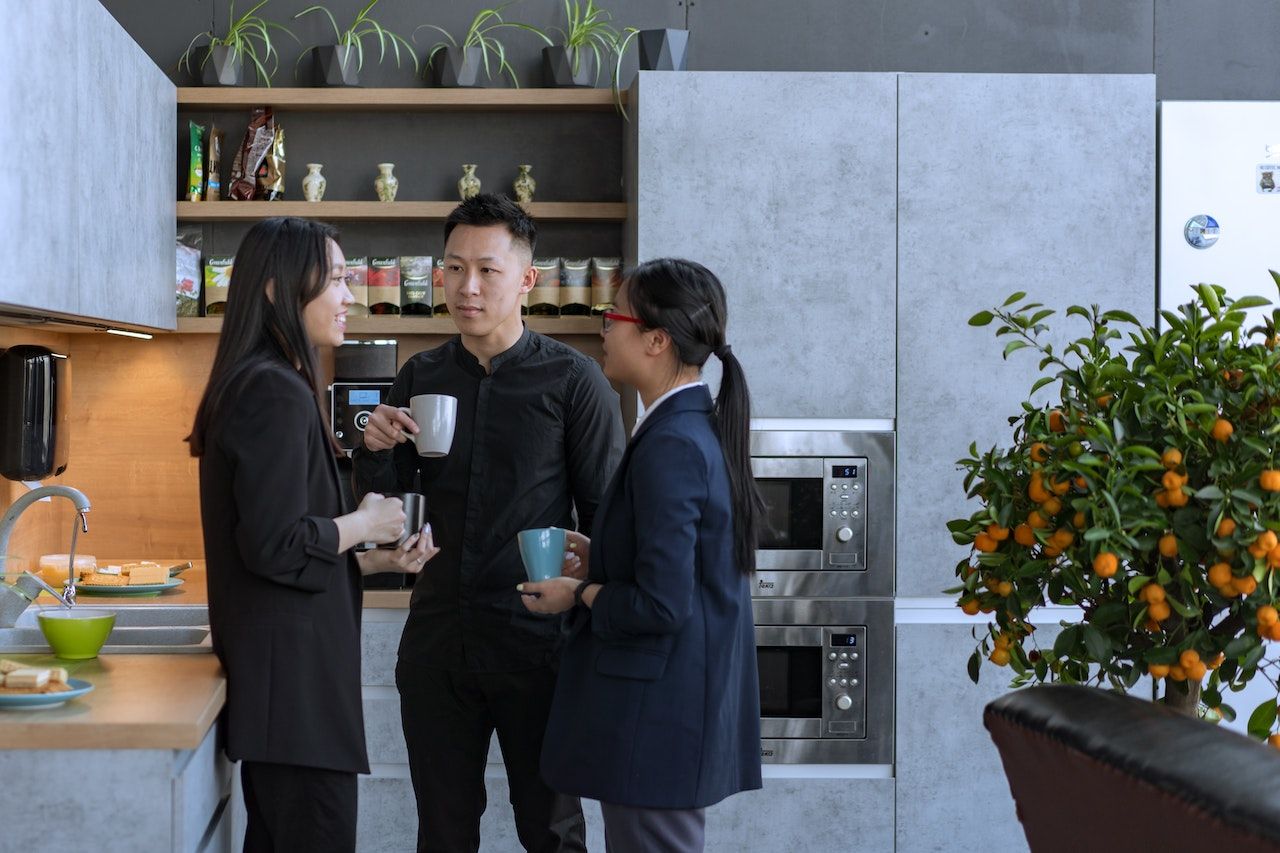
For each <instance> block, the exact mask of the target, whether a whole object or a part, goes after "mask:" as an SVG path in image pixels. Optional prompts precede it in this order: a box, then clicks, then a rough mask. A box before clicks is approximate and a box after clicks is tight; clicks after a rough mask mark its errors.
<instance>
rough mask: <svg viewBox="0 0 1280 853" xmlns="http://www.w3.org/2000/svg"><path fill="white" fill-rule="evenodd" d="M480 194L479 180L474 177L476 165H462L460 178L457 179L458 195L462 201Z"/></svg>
mask: <svg viewBox="0 0 1280 853" xmlns="http://www.w3.org/2000/svg"><path fill="white" fill-rule="evenodd" d="M479 194H480V179H479V178H477V177H476V164H475V163H463V164H462V177H461V178H459V179H458V195H459V196H461V198H462V200H463V201H466V200H467V199H469V198H471V197H472V196H475V195H479Z"/></svg>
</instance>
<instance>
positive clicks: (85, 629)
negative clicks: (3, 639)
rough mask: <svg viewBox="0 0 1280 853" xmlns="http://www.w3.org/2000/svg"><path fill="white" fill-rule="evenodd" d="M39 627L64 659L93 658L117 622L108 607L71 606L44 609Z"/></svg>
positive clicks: (56, 653)
mask: <svg viewBox="0 0 1280 853" xmlns="http://www.w3.org/2000/svg"><path fill="white" fill-rule="evenodd" d="M37 621H39V623H40V631H41V632H42V633H43V634H44V638H45V639H46V640H48V641H49V646H50V648H52V649H53V653H54V655H56V656H57V657H60V658H62V659H63V660H88V659H89V658H96V657H97V656H98V650H99V649H101V648H102V645H103V643H105V642H106V641H107V635H108V634H110V633H111V629H112V627H113V626H114V625H115V624H116V614H115V613H114V612H112V611H110V610H92V609H88V608H84V609H82V608H79V607H76V608H73V609H71V610H46V611H44V612H43V613H40V614H39V617H38V620H37Z"/></svg>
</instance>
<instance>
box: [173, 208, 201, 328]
mask: <svg viewBox="0 0 1280 853" xmlns="http://www.w3.org/2000/svg"><path fill="white" fill-rule="evenodd" d="M202 236H203V235H202V233H201V231H200V229H199V228H192V227H187V228H180V229H178V240H177V296H178V306H177V307H178V316H179V317H197V316H199V315H200V279H201V276H200V243H201V238H202Z"/></svg>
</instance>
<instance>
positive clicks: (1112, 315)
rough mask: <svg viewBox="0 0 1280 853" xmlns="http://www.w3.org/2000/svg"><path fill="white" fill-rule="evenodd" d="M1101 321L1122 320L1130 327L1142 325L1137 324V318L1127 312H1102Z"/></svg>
mask: <svg viewBox="0 0 1280 853" xmlns="http://www.w3.org/2000/svg"><path fill="white" fill-rule="evenodd" d="M1102 319H1104V320H1122V321H1123V322H1125V323H1129V324H1130V325H1133V326H1141V325H1142V324H1141V323H1139V322H1138V318H1137V317H1134V316H1133V315H1132V314H1130V313H1129V312H1128V311H1104V312H1102Z"/></svg>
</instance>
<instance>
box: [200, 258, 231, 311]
mask: <svg viewBox="0 0 1280 853" xmlns="http://www.w3.org/2000/svg"><path fill="white" fill-rule="evenodd" d="M235 262H236V259H235V257H234V256H219V257H212V258H209V259H208V260H207V261H205V264H204V313H205V315H206V316H209V317H214V316H217V315H219V314H225V313H227V295H228V294H229V293H230V292H231V271H232V269H233V268H234V267H235Z"/></svg>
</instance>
